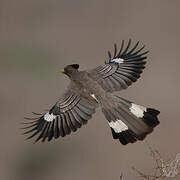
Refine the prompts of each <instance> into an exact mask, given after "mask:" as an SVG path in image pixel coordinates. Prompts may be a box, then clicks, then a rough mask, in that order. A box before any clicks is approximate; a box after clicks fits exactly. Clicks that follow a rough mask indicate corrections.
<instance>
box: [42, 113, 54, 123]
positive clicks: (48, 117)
mask: <svg viewBox="0 0 180 180" xmlns="http://www.w3.org/2000/svg"><path fill="white" fill-rule="evenodd" d="M55 118H56V116H55V115H54V114H53V113H51V114H49V112H47V113H46V114H45V115H44V120H46V121H48V122H50V121H53V120H54V119H55Z"/></svg>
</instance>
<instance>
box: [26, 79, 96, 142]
mask: <svg viewBox="0 0 180 180" xmlns="http://www.w3.org/2000/svg"><path fill="white" fill-rule="evenodd" d="M78 90H79V89H78V87H77V86H76V85H75V84H73V83H72V82H71V83H70V85H69V87H68V88H67V90H66V91H65V93H64V94H63V96H62V97H61V98H60V99H59V100H58V101H57V103H56V104H55V105H54V106H53V107H52V108H51V109H50V110H49V111H48V112H47V113H44V114H42V116H41V117H39V118H34V119H33V118H25V119H28V120H33V121H31V122H25V123H24V124H27V125H28V126H27V127H24V128H23V129H28V130H27V131H26V132H25V133H24V134H29V133H32V134H31V135H30V136H29V137H28V138H27V139H30V138H32V137H34V136H35V135H37V134H39V136H38V137H37V139H36V140H35V142H37V141H39V140H42V142H44V141H45V140H46V139H48V141H50V140H51V139H52V138H53V137H54V138H58V137H59V136H61V137H64V136H66V135H67V134H70V133H71V132H75V131H76V130H77V129H78V128H80V127H81V126H82V125H84V124H86V123H87V121H88V120H89V119H90V118H91V117H92V114H94V113H95V109H96V108H97V106H98V103H97V101H95V99H94V98H93V97H91V96H90V95H89V94H86V93H85V92H83V93H80V92H81V91H80V90H79V91H78ZM34 114H35V113H34Z"/></svg>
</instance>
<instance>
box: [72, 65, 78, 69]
mask: <svg viewBox="0 0 180 180" xmlns="http://www.w3.org/2000/svg"><path fill="white" fill-rule="evenodd" d="M71 66H72V67H73V68H75V69H79V64H72V65H71Z"/></svg>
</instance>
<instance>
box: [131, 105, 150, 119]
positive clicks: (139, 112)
mask: <svg viewBox="0 0 180 180" xmlns="http://www.w3.org/2000/svg"><path fill="white" fill-rule="evenodd" d="M129 109H130V111H131V112H132V113H133V114H134V115H135V116H136V117H138V118H142V117H143V116H144V112H146V111H147V108H146V107H144V106H140V105H137V104H134V103H132V106H131V107H130V108H129Z"/></svg>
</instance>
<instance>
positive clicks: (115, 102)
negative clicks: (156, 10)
mask: <svg viewBox="0 0 180 180" xmlns="http://www.w3.org/2000/svg"><path fill="white" fill-rule="evenodd" d="M143 49H144V46H143V47H141V48H140V47H139V42H137V43H136V44H135V45H134V46H131V40H129V41H128V43H127V45H126V46H125V43H124V41H122V44H121V46H120V50H118V49H117V45H116V44H114V52H113V54H112V53H110V52H109V51H108V55H109V60H108V61H106V62H105V63H104V64H103V65H100V66H98V67H96V68H94V69H91V70H84V71H79V65H78V64H72V65H68V66H66V67H65V68H64V69H63V70H62V73H63V74H65V75H67V76H68V77H69V79H70V83H69V85H68V87H67V89H66V90H65V92H64V93H63V95H62V96H61V97H60V98H59V99H58V101H57V102H56V103H55V105H54V106H53V107H52V108H51V109H50V110H49V111H48V112H46V113H44V114H37V113H34V114H35V115H40V116H39V117H38V118H26V119H28V120H32V121H29V122H25V123H24V124H27V125H28V126H27V127H24V129H27V130H26V132H25V133H24V134H29V133H31V134H30V136H29V137H28V138H27V139H30V138H32V137H34V136H36V139H35V142H37V141H40V140H41V141H42V142H44V141H45V140H48V141H50V140H52V139H53V138H55V139H56V138H59V137H64V136H66V135H68V134H71V132H75V131H77V130H78V129H79V128H81V126H83V125H85V124H87V122H88V120H89V119H91V118H92V115H93V114H94V113H95V111H96V108H98V107H100V108H101V110H102V112H103V114H104V116H105V118H106V119H107V122H108V124H109V127H110V129H111V131H112V136H113V138H114V139H118V140H119V141H120V142H121V143H122V144H123V145H127V144H128V143H134V142H136V141H137V140H140V141H142V140H144V138H145V137H146V136H147V135H148V134H150V133H151V132H152V131H153V129H154V128H155V127H156V126H157V125H158V124H159V120H158V118H157V116H158V114H159V113H160V112H159V111H158V110H156V109H153V108H149V107H144V106H141V105H138V104H136V103H134V102H131V101H129V100H126V99H124V98H122V97H119V96H117V95H115V94H114V92H116V91H120V90H123V89H127V88H128V87H129V86H130V85H131V84H132V83H133V82H136V81H137V80H138V79H139V78H140V74H141V73H142V71H143V69H144V68H145V64H146V61H145V59H146V58H147V56H146V54H147V53H148V51H144V50H143Z"/></svg>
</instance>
